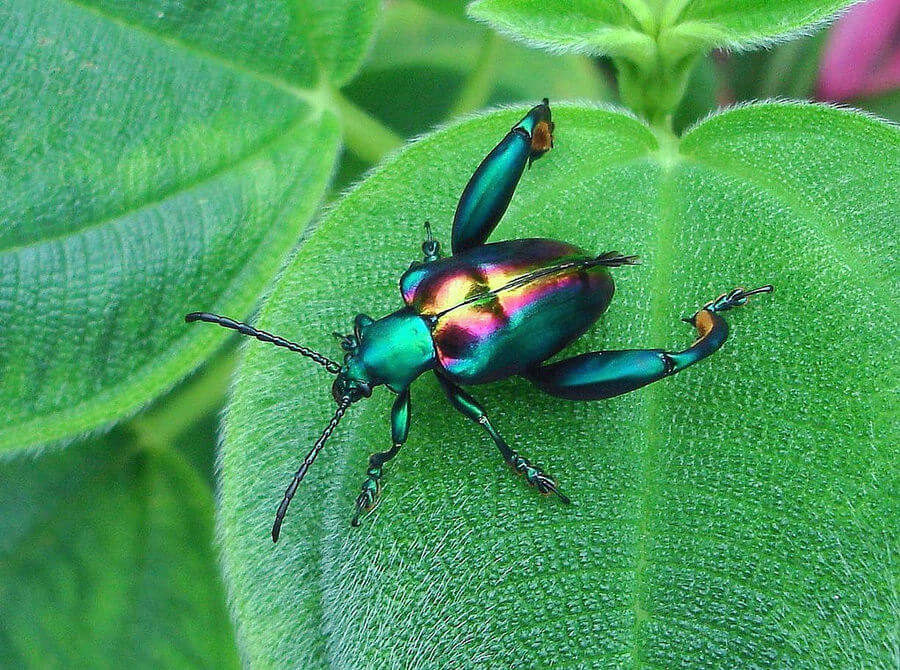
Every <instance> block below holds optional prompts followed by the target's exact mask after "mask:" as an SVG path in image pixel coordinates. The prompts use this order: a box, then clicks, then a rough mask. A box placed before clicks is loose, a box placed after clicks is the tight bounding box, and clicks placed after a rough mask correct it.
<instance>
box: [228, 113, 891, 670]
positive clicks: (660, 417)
mask: <svg viewBox="0 0 900 670" xmlns="http://www.w3.org/2000/svg"><path fill="white" fill-rule="evenodd" d="M521 113H522V110H521V109H519V110H504V111H501V112H494V113H491V114H487V115H484V116H481V117H478V118H473V119H470V120H468V121H465V122H463V123H461V124H458V125H454V126H451V127H448V128H446V129H444V130H441V131H439V132H436V133H434V134H432V135H429V136H427V137H426V138H424V139H422V140H421V141H419V142H416V143H415V144H412V145H410V146H409V147H407V148H406V149H405V150H404V151H402V152H400V153H399V154H396V155H394V156H393V157H392V158H391V159H389V160H388V161H387V162H385V163H384V164H383V165H382V166H381V167H380V168H378V170H377V171H376V172H375V173H374V174H372V175H371V176H370V177H369V178H368V179H366V180H365V181H364V182H363V183H362V184H360V185H359V187H358V188H356V189H355V190H354V191H353V192H352V193H350V194H349V195H347V196H346V197H345V198H344V199H342V200H341V201H340V203H338V204H337V206H336V207H335V209H334V210H333V211H332V212H331V213H330V214H329V216H328V217H327V218H326V219H325V221H324V222H323V223H322V225H321V226H320V227H319V228H318V229H317V230H316V232H315V233H314V234H313V235H312V236H311V237H310V238H309V240H308V241H307V242H306V243H305V244H304V246H303V247H302V248H301V249H300V251H299V253H298V254H297V256H296V257H295V258H294V259H293V261H292V262H291V264H290V265H289V267H288V268H287V269H286V271H285V272H284V274H283V275H282V277H281V279H280V280H279V282H278V283H277V284H276V286H275V288H274V289H273V291H272V294H271V297H270V298H269V299H268V301H267V302H266V304H265V306H264V307H263V309H262V311H261V314H260V317H259V325H260V327H262V328H266V329H268V330H271V331H274V332H278V333H280V334H282V335H284V336H286V337H290V338H291V339H295V340H297V341H300V342H303V343H305V344H307V345H308V346H313V347H316V348H319V349H320V350H322V351H324V352H326V353H329V352H331V354H332V355H334V356H336V355H337V351H336V345H335V344H334V342H333V341H332V338H331V337H330V335H329V333H330V332H331V331H332V330H335V329H338V330H346V329H347V328H348V327H349V326H350V324H351V321H352V318H353V316H354V314H356V313H357V312H359V311H365V312H367V313H369V314H371V315H373V316H380V315H383V314H385V313H387V312H389V311H391V310H393V309H396V308H397V307H398V306H399V305H400V302H401V301H400V297H399V293H398V289H397V279H398V277H399V275H400V273H401V272H402V271H403V270H404V269H405V268H406V267H407V266H408V264H409V262H410V260H412V259H415V258H417V257H418V255H419V243H420V241H421V237H422V222H423V220H425V219H426V218H427V219H430V220H431V221H432V223H433V225H434V227H435V232H436V235H437V236H438V238H439V239H440V240H441V241H442V242H444V243H445V244H446V243H447V240H448V238H449V233H450V228H449V226H450V221H451V218H452V213H453V210H454V207H455V204H456V198H457V197H458V195H459V193H460V191H461V190H462V187H463V185H464V184H465V182H466V180H467V178H468V176H469V175H470V174H471V172H472V170H473V169H474V168H475V166H476V165H477V164H478V162H479V161H480V160H481V158H482V157H483V156H484V154H485V153H486V152H487V151H488V150H489V149H490V148H491V147H492V146H493V145H494V144H495V143H496V141H497V140H498V138H499V137H501V136H502V135H503V133H504V132H506V130H507V129H508V128H509V127H510V125H511V123H512V122H513V121H514V120H516V119H517V118H518V117H519V116H520V115H521ZM554 119H555V120H556V121H557V124H558V127H557V143H556V148H555V149H554V150H553V151H552V152H551V153H550V154H548V155H547V156H546V157H545V158H543V159H542V160H541V161H540V162H538V163H537V164H535V166H534V168H533V169H532V170H531V171H529V172H528V173H527V174H526V175H525V177H524V179H523V183H522V184H521V185H520V187H519V190H518V192H517V194H516V197H515V199H514V200H513V203H512V205H511V206H510V209H509V211H508V213H507V215H506V217H505V218H504V220H503V222H502V223H501V224H500V227H499V228H498V230H497V231H496V233H495V236H494V237H495V239H509V238H516V237H525V236H547V237H551V238H557V239H564V240H569V241H572V242H575V243H578V244H580V245H583V246H584V247H585V248H587V249H593V250H595V251H598V252H599V251H603V250H610V249H618V250H620V251H623V252H628V253H636V254H639V255H640V256H641V257H642V259H643V261H644V264H643V265H642V266H638V267H634V268H625V269H620V270H617V271H616V277H617V281H618V293H617V296H616V300H615V301H614V303H613V305H612V307H611V309H610V311H609V312H608V314H607V315H606V316H605V317H604V318H603V320H602V321H601V322H600V323H599V324H598V325H597V326H596V327H595V328H594V329H593V330H592V331H591V332H590V333H589V334H588V335H587V336H585V337H584V338H583V339H582V340H580V341H579V342H578V343H577V344H576V345H575V346H574V347H573V349H572V351H573V352H581V351H586V350H596V349H602V348H610V347H613V348H617V347H646V346H667V347H673V348H674V347H680V346H684V345H686V344H688V343H689V342H690V340H691V338H692V331H691V330H690V328H689V327H687V326H686V325H685V324H683V323H681V322H680V321H679V317H681V316H683V315H685V314H689V313H691V312H692V311H693V310H695V309H696V308H697V307H698V306H699V305H701V304H702V303H703V302H705V301H706V300H708V299H710V298H712V297H715V296H716V295H717V294H718V293H720V292H722V291H724V290H727V289H731V288H733V287H734V286H737V285H745V286H756V285H759V284H763V283H766V282H771V283H773V284H774V285H775V286H776V292H775V293H774V294H773V295H772V296H769V297H766V298H764V299H759V300H757V301H755V302H754V303H752V304H751V305H750V306H748V307H745V308H742V309H741V310H739V311H736V312H733V313H730V314H729V321H730V323H731V326H732V338H731V339H730V340H729V342H728V343H727V344H726V346H725V349H724V350H723V351H722V352H720V353H718V354H717V355H716V356H715V358H714V359H711V360H709V361H705V362H703V363H701V364H700V365H698V366H697V367H696V368H694V369H692V370H690V371H688V372H685V373H683V374H681V375H678V376H677V377H675V378H672V379H670V380H666V381H663V382H660V383H657V384H654V385H652V386H649V387H647V388H646V389H642V390H641V391H638V392H636V393H632V394H628V395H625V396H622V397H619V398H615V399H612V400H610V401H607V402H602V403H572V402H564V401H561V400H558V399H553V398H549V397H547V396H542V395H540V394H539V393H538V392H537V391H536V390H535V389H534V388H533V387H531V386H530V385H529V384H528V383H527V382H525V381H523V380H517V379H516V380H508V381H504V382H500V383H497V384H493V385H490V386H486V387H484V388H483V389H480V390H479V389H476V390H475V393H476V395H477V396H478V397H479V398H480V399H481V400H482V401H483V402H484V404H485V405H486V407H487V408H488V411H489V412H490V413H491V415H492V416H493V417H494V419H495V423H496V424H497V425H498V427H499V428H500V429H501V430H502V431H503V432H504V433H505V434H506V436H507V438H508V439H509V440H510V442H511V443H512V444H513V445H514V446H515V448H516V449H518V450H520V451H521V452H522V453H524V454H526V455H528V456H529V457H531V458H532V459H534V460H536V461H537V462H539V463H542V464H543V465H545V466H547V469H548V471H549V472H550V473H551V474H554V475H555V476H556V477H558V479H559V480H560V482H561V484H562V486H563V487H564V489H565V491H566V492H567V493H568V494H569V495H571V496H572V497H573V498H574V500H575V502H576V505H575V506H574V507H571V508H565V507H562V506H561V505H559V504H558V503H557V502H556V501H555V500H553V499H549V498H541V497H539V496H537V495H535V493H534V492H533V491H532V490H530V489H528V488H527V487H526V486H525V485H524V483H523V482H521V481H520V480H517V479H516V478H515V477H514V476H513V475H512V474H511V473H510V472H509V470H508V468H506V467H505V466H504V465H503V463H502V459H501V458H500V456H499V454H498V453H497V452H496V449H495V448H494V446H493V445H492V444H490V443H489V441H488V440H487V439H486V438H485V437H484V436H483V435H482V434H481V432H480V431H479V430H478V428H477V427H476V426H473V425H471V424H469V423H467V422H466V421H465V420H464V419H463V418H462V417H461V416H457V415H455V414H454V413H453V412H452V411H451V410H450V409H449V407H448V405H447V403H446V400H445V399H444V397H443V395H442V394H441V392H440V389H439V388H438V386H437V384H436V383H435V382H434V380H432V379H430V378H429V379H423V380H421V381H419V382H417V383H416V384H415V385H414V387H413V389H412V393H413V425H412V431H411V435H410V441H409V443H408V444H407V446H406V447H404V449H403V450H402V451H401V453H400V455H399V457H398V458H397V459H396V460H394V461H392V462H391V464H390V465H389V466H388V472H387V478H386V482H385V486H386V488H385V500H384V502H383V504H382V505H381V506H380V507H379V508H378V510H377V511H376V512H375V513H374V514H373V515H372V516H371V517H369V518H368V519H366V521H365V523H364V525H363V526H362V528H360V529H359V530H358V531H351V530H350V528H349V526H348V520H349V517H350V514H351V511H352V503H353V500H354V498H355V495H356V493H357V491H358V487H359V485H360V483H361V482H362V479H363V477H364V470H365V464H366V457H367V455H368V454H369V453H370V452H373V451H377V450H381V449H383V448H385V447H386V446H387V444H388V440H389V433H388V421H387V413H388V407H389V404H390V398H389V397H388V396H389V395H390V394H388V393H386V392H384V390H383V389H382V390H380V391H379V392H376V394H375V396H374V397H373V398H372V399H370V400H367V401H365V402H362V403H360V404H359V405H358V406H354V407H353V408H352V409H351V410H350V412H349V413H348V416H347V418H345V419H344V422H343V423H342V424H341V426H340V427H339V428H338V431H337V433H336V435H335V436H334V437H333V438H332V442H331V443H330V444H329V445H328V447H327V449H326V451H325V452H323V454H322V455H321V456H320V458H319V461H318V462H317V463H316V465H315V467H314V468H313V470H312V471H311V472H310V474H309V475H308V476H307V478H306V480H305V481H304V482H303V485H302V487H301V489H300V491H299V492H298V495H297V497H296V498H295V500H294V504H293V507H292V508H291V510H290V512H289V515H288V520H287V522H286V524H285V526H284V531H283V533H282V539H281V542H280V543H279V544H278V545H276V546H273V545H272V544H271V542H270V541H269V540H268V532H269V529H270V527H271V523H272V520H273V515H274V512H275V507H276V505H277V503H278V500H279V499H280V495H281V492H282V490H283V487H284V486H285V485H286V484H287V481H288V480H289V478H290V475H291V474H292V473H293V471H294V469H295V467H296V465H297V463H298V460H299V459H300V458H301V457H302V455H303V454H305V453H306V451H307V450H308V448H309V446H310V445H311V444H312V442H313V440H314V439H315V438H316V437H317V435H318V433H319V432H320V430H321V429H322V427H323V426H324V425H325V423H326V422H327V420H328V417H329V416H330V414H331V412H332V410H333V407H334V404H333V401H332V400H331V398H330V394H329V389H328V386H329V384H330V382H331V378H330V377H329V376H328V375H327V374H326V373H324V372H323V371H322V370H321V369H320V368H318V367H317V366H314V365H312V364H310V363H309V362H307V361H305V360H303V359H301V358H300V357H292V356H290V355H288V354H286V353H285V352H283V351H280V350H277V349H275V348H274V347H264V346H257V345H256V343H253V342H251V343H249V344H248V345H247V346H246V348H245V349H244V354H245V355H244V357H243V361H242V363H241V364H240V367H239V370H238V373H237V376H236V379H235V384H234V390H233V397H232V400H231V403H230V405H229V409H228V415H227V420H226V425H225V444H226V445H227V448H226V450H225V452H224V455H223V460H222V480H221V503H222V504H221V510H220V513H221V517H220V530H221V535H222V539H223V547H224V566H225V570H226V576H227V579H228V580H229V583H230V585H231V587H232V593H233V606H234V610H235V613H236V618H237V621H238V623H239V627H240V632H241V638H242V641H243V645H244V648H245V650H246V652H247V654H248V657H249V659H250V660H251V662H252V664H253V666H254V667H273V668H280V667H286V666H288V665H292V666H297V667H303V668H315V667H326V666H327V667H339V668H343V667H400V666H403V667H421V668H432V667H449V666H452V667H485V666H490V667H551V666H552V665H556V664H560V665H564V666H567V667H568V666H571V667H597V666H609V667H624V666H627V665H633V666H636V667H640V666H648V667H683V666H686V665H689V666H690V667H695V666H696V667H699V666H701V665H703V666H704V667H707V666H708V667H755V666H765V667H792V668H813V667H815V668H824V667H827V668H847V667H876V666H879V665H880V666H884V667H888V666H889V665H890V663H891V659H892V658H893V656H892V655H893V654H894V653H895V649H896V629H895V623H896V616H897V602H896V594H895V592H894V576H893V575H892V572H891V569H890V568H889V566H890V565H891V560H892V558H891V557H892V554H893V553H895V552H896V539H897V538H896V524H895V523H894V521H895V519H896V509H895V504H894V496H895V494H896V490H895V487H896V479H895V477H893V476H892V475H891V472H892V471H893V470H894V461H895V448H894V445H895V444H896V438H897V435H896V430H895V426H894V424H893V423H892V421H891V413H890V409H891V397H890V394H889V391H888V390H887V389H889V388H890V387H891V386H892V385H893V384H894V382H895V380H896V375H897V355H896V352H897V351H898V347H897V344H898V342H897V332H898V314H897V309H896V299H895V296H896V295H897V289H898V285H897V283H898V282H897V280H898V277H897V272H896V266H895V264H894V263H893V262H892V259H893V258H894V257H895V255H896V248H895V244H896V243H895V239H896V230H897V224H898V216H897V212H898V211H900V208H898V203H897V193H898V192H900V179H898V174H897V172H896V170H886V169H885V167H886V166H888V165H896V164H897V163H898V161H900V133H898V130H897V129H896V128H894V127H889V126H886V125H885V124H882V123H880V122H877V121H874V120H872V119H870V118H868V117H865V116H863V115H860V114H857V113H853V112H847V111H839V110H835V109H831V108H827V107H821V106H811V105H802V104H767V105H758V106H752V107H745V108H741V109H736V110H732V111H729V112H725V113H721V114H719V115H717V116H714V117H712V118H710V119H708V120H707V121H705V122H704V123H702V124H700V125H699V126H697V127H695V128H693V129H692V130H690V132H688V133H687V134H686V135H685V136H684V137H683V139H682V140H677V139H675V138H674V137H673V136H671V135H669V134H667V133H663V132H658V131H653V130H651V128H650V127H648V126H646V125H644V124H643V123H642V122H640V121H638V120H636V119H634V118H632V117H630V116H626V115H625V114H622V113H619V112H616V111H608V110H604V109H599V108H594V107H589V106H574V105H557V106H556V107H555V108H554ZM892 640H893V641H892Z"/></svg>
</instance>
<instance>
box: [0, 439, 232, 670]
mask: <svg viewBox="0 0 900 670" xmlns="http://www.w3.org/2000/svg"><path fill="white" fill-rule="evenodd" d="M128 442H129V440H128V436H127V435H125V434H124V433H118V434H113V435H112V436H111V437H108V438H106V439H104V440H96V441H93V442H90V443H87V444H82V445H79V446H78V447H72V448H69V449H66V450H55V451H52V452H50V453H46V454H44V455H43V456H42V457H41V458H40V459H37V460H35V459H33V458H30V457H28V456H18V457H17V458H16V459H14V460H7V461H6V462H4V463H3V467H2V469H0V621H2V628H0V667H4V668H123V667H141V668H143V667H146V668H154V667H155V668H187V667H190V668H238V667H239V663H238V658H237V654H236V651H235V645H234V639H233V633H232V629H231V624H230V622H229V620H228V614H227V612H226V609H225V604H224V597H223V592H222V587H221V584H220V581H219V575H218V569H217V565H216V562H215V559H214V556H213V550H212V546H211V540H212V509H213V500H212V495H211V494H210V491H209V488H208V486H207V485H206V483H205V482H204V481H203V480H202V479H201V478H200V477H199V476H198V475H197V473H196V471H194V470H193V469H192V468H190V467H189V466H188V465H187V463H186V462H185V461H184V460H183V459H182V458H181V457H180V456H178V455H177V454H176V453H174V452H148V451H143V452H136V451H134V450H132V449H130V448H129V447H128V446H127V445H128Z"/></svg>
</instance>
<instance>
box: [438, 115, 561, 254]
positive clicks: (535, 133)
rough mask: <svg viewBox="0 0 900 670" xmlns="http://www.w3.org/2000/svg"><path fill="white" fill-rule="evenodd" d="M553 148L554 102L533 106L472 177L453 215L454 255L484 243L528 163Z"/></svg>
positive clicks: (452, 246)
mask: <svg viewBox="0 0 900 670" xmlns="http://www.w3.org/2000/svg"><path fill="white" fill-rule="evenodd" d="M552 147H553V121H551V120H550V102H549V101H548V100H547V98H544V100H543V102H541V104H539V105H536V106H535V107H532V108H531V111H529V112H528V114H526V115H525V117H524V118H523V119H522V120H521V121H519V122H518V123H517V124H516V125H514V126H513V127H512V130H510V131H509V132H508V133H507V134H506V137H504V138H503V139H502V140H500V143H499V144H498V145H497V146H496V147H494V148H493V150H492V151H491V152H490V153H489V154H488V155H487V157H486V158H485V159H484V160H483V161H482V162H481V165H479V166H478V169H477V170H475V174H473V175H472V177H471V179H469V183H468V184H466V188H465V189H464V190H463V194H462V197H460V199H459V204H458V205H457V207H456V214H455V216H454V217H453V234H452V237H451V242H452V245H451V248H452V250H453V253H454V254H458V253H460V252H461V251H465V250H466V249H471V248H472V247H477V246H479V245H480V244H484V242H485V240H487V238H488V236H489V235H490V234H491V232H492V231H493V230H494V228H496V226H497V223H498V222H499V221H500V218H501V217H502V216H503V213H504V212H505V211H506V208H507V207H508V206H509V201H510V200H512V196H513V192H514V191H515V190H516V185H517V184H518V183H519V179H520V178H521V177H522V172H523V170H524V169H525V166H526V165H531V163H532V162H533V161H535V160H537V159H538V158H540V157H541V156H543V155H544V154H545V153H547V152H548V151H550V149H551V148H552Z"/></svg>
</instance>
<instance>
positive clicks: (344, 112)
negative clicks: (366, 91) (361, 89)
mask: <svg viewBox="0 0 900 670" xmlns="http://www.w3.org/2000/svg"><path fill="white" fill-rule="evenodd" d="M331 98H332V100H333V102H334V106H335V108H336V109H337V111H338V113H339V114H340V117H341V121H342V123H343V126H344V142H345V143H346V145H347V147H348V148H349V149H350V150H351V151H352V152H353V153H355V154H356V155H357V156H359V157H360V158H361V159H362V160H364V161H366V162H367V163H373V164H374V163H377V162H378V161H380V160H381V158H382V157H383V156H384V155H385V154H386V153H388V152H389V151H393V150H394V149H396V148H397V147H399V146H401V145H402V144H403V138H401V137H400V136H399V135H397V133H395V132H394V131H393V130H391V129H390V128H388V127H387V126H385V125H384V124H383V123H382V122H381V121H379V120H378V119H376V118H375V117H374V116H372V115H371V114H369V113H368V112H367V111H365V110H364V109H362V108H360V107H358V106H357V105H356V103H354V102H353V101H352V100H350V99H348V98H347V97H346V96H345V95H344V94H343V93H341V92H340V91H333V92H332V93H331Z"/></svg>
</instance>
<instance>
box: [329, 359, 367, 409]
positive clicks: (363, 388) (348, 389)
mask: <svg viewBox="0 0 900 670" xmlns="http://www.w3.org/2000/svg"><path fill="white" fill-rule="evenodd" d="M331 395H332V396H334V401H335V402H336V403H337V404H339V405H340V404H341V402H342V401H343V399H344V398H350V402H356V401H357V400H361V399H362V398H368V397H369V396H371V395H372V385H371V384H370V383H369V382H366V381H363V380H360V379H351V378H350V377H349V376H348V374H347V368H346V367H341V371H340V372H339V373H338V376H337V377H335V378H334V383H333V384H332V385H331Z"/></svg>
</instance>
